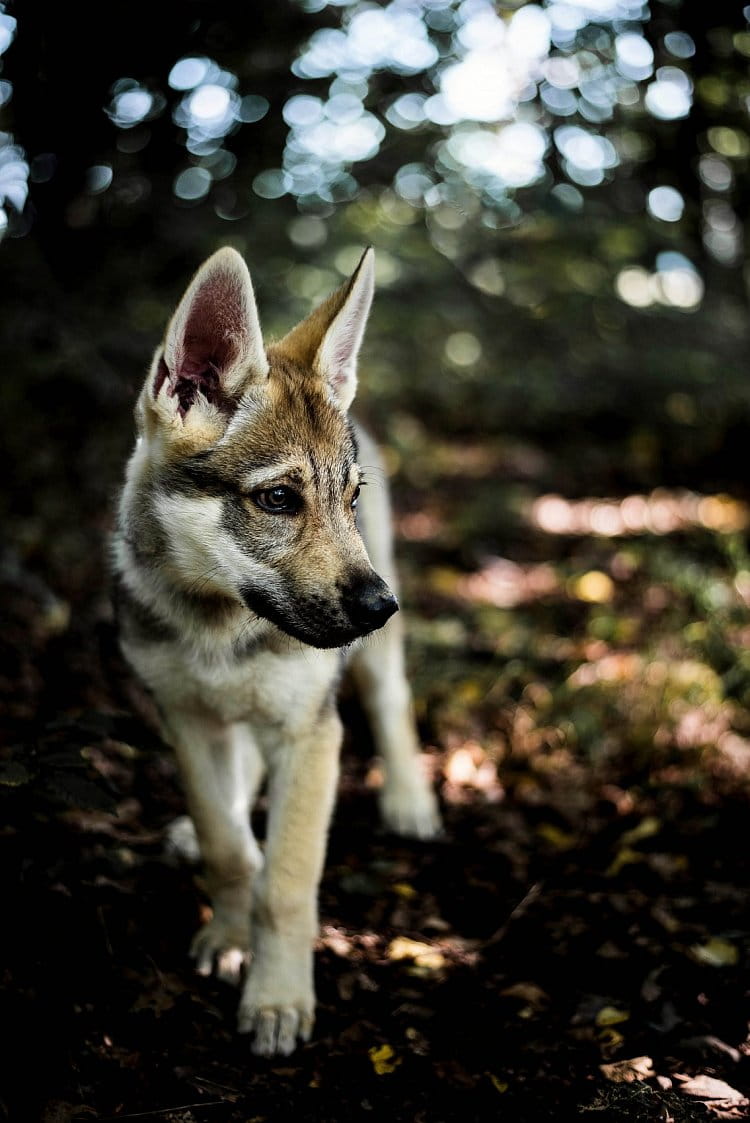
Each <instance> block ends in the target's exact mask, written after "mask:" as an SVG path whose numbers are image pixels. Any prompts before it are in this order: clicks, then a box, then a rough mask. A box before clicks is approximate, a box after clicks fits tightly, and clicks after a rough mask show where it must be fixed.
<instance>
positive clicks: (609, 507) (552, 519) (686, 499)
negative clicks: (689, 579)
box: [527, 488, 750, 538]
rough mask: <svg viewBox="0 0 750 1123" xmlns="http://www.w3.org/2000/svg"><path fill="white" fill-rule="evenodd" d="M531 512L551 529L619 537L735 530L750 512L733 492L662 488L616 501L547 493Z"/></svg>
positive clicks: (542, 526)
mask: <svg viewBox="0 0 750 1123" xmlns="http://www.w3.org/2000/svg"><path fill="white" fill-rule="evenodd" d="M527 517H528V518H529V520H530V522H531V523H532V524H533V525H534V526H536V527H538V528H539V529H540V530H543V531H545V532H546V533H547V534H568V535H588V534H591V535H595V536H599V537H603V538H617V537H625V536H627V535H639V534H671V533H673V532H675V531H682V530H689V529H694V528H696V527H702V528H704V529H707V530H712V531H717V532H719V533H721V534H732V533H735V532H737V531H741V530H744V529H746V527H747V526H748V522H749V521H750V512H749V511H748V508H747V506H746V504H744V503H742V502H740V501H739V500H737V499H733V498H732V497H731V496H728V495H698V494H697V493H695V492H685V491H668V490H667V489H664V488H657V489H655V490H654V491H652V492H650V493H648V494H646V495H628V496H626V497H625V498H624V499H617V500H614V499H593V498H592V499H565V498H563V497H562V496H561V495H542V496H540V497H539V498H538V499H536V500H534V502H533V503H532V504H531V507H530V509H529V511H528V512H527Z"/></svg>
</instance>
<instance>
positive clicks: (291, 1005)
mask: <svg viewBox="0 0 750 1123" xmlns="http://www.w3.org/2000/svg"><path fill="white" fill-rule="evenodd" d="M373 280H374V258H373V252H372V250H369V249H368V250H367V251H366V252H365V254H364V255H363V257H362V260H361V261H360V263H359V266H358V267H357V269H356V271H355V273H354V275H353V276H352V277H351V279H350V280H349V281H348V282H347V283H346V284H345V285H343V286H342V287H341V288H340V289H339V290H338V291H336V292H335V293H334V294H333V295H332V296H330V297H329V298H328V299H327V300H326V301H325V302H324V303H323V304H322V305H321V306H320V307H318V308H317V309H316V310H315V311H314V312H313V313H312V314H311V315H310V316H309V317H308V318H307V319H306V320H304V321H303V322H302V323H300V324H298V325H297V327H295V328H294V329H293V330H292V331H291V332H289V334H288V335H286V336H285V337H284V338H283V339H282V340H281V341H280V342H275V343H269V344H268V345H267V346H266V345H264V343H263V339H262V336H261V330H260V324H259V321H258V313H257V310H256V304H255V297H254V294H253V288H252V284H251V280H250V275H249V273H248V270H247V267H246V265H245V263H244V261H243V260H242V258H241V257H240V256H239V254H238V253H236V252H235V251H234V250H232V249H229V248H225V249H222V250H219V251H218V253H215V254H214V255H213V257H211V258H209V260H208V261H206V262H205V264H204V265H203V266H202V267H201V269H200V270H199V271H198V273H197V274H196V276H195V277H194V278H193V280H192V282H191V284H190V286H189V287H188V289H187V291H186V293H185V295H184V297H183V298H182V301H181V302H180V304H179V306H178V308H177V310H176V312H175V314H174V316H173V317H172V320H171V322H170V323H169V326H168V327H167V331H166V335H165V337H164V341H163V343H162V344H161V346H159V347H158V349H157V351H156V354H155V355H154V359H153V362H152V365H151V369H150V372H149V375H148V378H147V379H146V383H145V385H144V387H143V390H142V392H141V395H140V397H139V399H138V404H137V408H136V419H137V429H138V437H137V441H136V445H135V450H134V452H133V454H132V456H131V458H130V461H129V463H128V466H127V473H126V480H125V485H124V488H123V491H122V497H121V501H120V507H119V521H118V530H117V533H116V535H115V539H114V567H115V574H116V593H117V602H118V612H119V619H120V628H121V644H122V649H123V651H124V653H125V656H126V658H127V659H128V661H129V662H130V664H131V665H132V666H133V668H134V669H135V670H136V672H137V673H138V675H139V676H140V677H141V679H142V680H143V681H144V683H145V684H146V685H147V686H148V687H149V689H150V690H151V691H152V693H153V695H154V696H155V698H156V701H157V704H158V707H159V710H160V713H161V716H162V721H163V730H164V736H165V738H166V740H167V741H168V742H169V743H170V744H171V745H173V746H174V750H175V753H176V755H177V760H178V764H179V768H180V772H181V775H182V780H183V783H184V787H185V792H186V796H187V803H188V809H189V812H190V818H191V820H192V824H193V825H194V832H195V833H194V838H197V844H198V846H199V849H200V855H201V857H202V860H203V863H204V865H205V871H206V876H207V882H208V888H209V892H210V895H211V901H212V908H213V913H212V916H211V919H210V920H208V922H207V923H206V924H205V925H204V926H203V927H202V928H201V929H200V931H199V932H198V933H197V935H196V937H195V939H194V941H193V945H192V954H193V955H194V957H195V958H196V960H197V963H198V968H199V970H200V971H202V972H204V973H207V972H209V971H211V970H212V969H213V968H214V967H216V969H217V970H218V971H219V972H220V973H223V974H224V975H225V976H229V975H232V974H236V975H237V977H239V967H240V964H241V963H243V962H245V961H246V960H247V959H249V961H250V966H249V970H248V972H247V974H246V977H245V981H244V987H243V991H242V998H241V1001H240V1007H239V1029H240V1032H243V1033H251V1034H253V1051H254V1052H256V1053H258V1054H261V1055H265V1056H271V1055H273V1054H278V1053H280V1054H289V1053H291V1052H292V1050H293V1049H294V1048H295V1045H296V1042H297V1039H298V1038H301V1039H303V1040H307V1039H308V1038H309V1037H310V1033H311V1030H312V1025H313V1017H314V1005H315V994H314V988H313V954H312V952H313V940H314V938H315V935H316V930H317V888H318V882H319V880H320V875H321V871H322V866H323V860H324V855H325V845H326V835H327V828H328V823H329V819H330V816H331V811H332V807H333V802H334V794H335V787H336V779H337V772H338V756H339V748H340V744H341V724H340V721H339V716H338V713H337V709H336V691H337V687H338V684H339V680H340V678H341V675H342V670H343V668H344V665H345V664H346V663H347V662H348V663H349V664H350V668H351V671H352V674H353V678H354V681H355V683H356V684H357V686H358V688H359V690H360V691H361V694H362V698H363V702H364V706H365V709H366V711H367V713H368V716H369V719H370V722H371V725H372V730H373V735H374V739H375V744H376V747H377V750H378V752H379V754H380V755H381V756H382V757H383V759H384V762H385V766H386V770H387V778H386V781H385V784H384V787H383V789H382V795H381V810H382V814H383V817H384V820H385V823H386V824H387V825H388V826H389V827H390V828H392V829H393V830H396V831H399V832H401V833H404V834H411V835H416V836H418V837H420V838H427V837H429V836H431V835H433V834H434V833H435V831H436V830H437V829H438V815H437V810H436V803H435V799H434V796H433V794H432V791H431V790H430V787H429V785H428V784H427V782H426V780H425V779H424V778H423V774H422V772H421V770H420V767H419V761H418V745H417V737H416V731H415V727H414V722H413V718H412V714H411V698H410V693H409V688H408V686H407V683H406V679H405V677H404V666H403V652H402V637H401V630H400V626H399V617H397V616H396V617H394V613H395V612H396V610H397V608H398V604H397V601H396V597H395V595H394V593H393V587H394V576H393V565H392V552H391V536H390V529H389V510H388V500H387V496H386V494H385V489H384V488H383V487H377V486H371V487H368V488H363V489H362V491H361V494H360V487H361V485H362V483H363V467H362V466H363V465H364V466H367V467H368V468H372V466H373V465H377V464H378V457H377V451H376V449H375V447H374V445H373V442H372V441H371V439H370V438H369V437H368V436H367V435H366V434H365V433H364V432H363V431H362V430H361V429H360V428H359V427H358V426H356V425H355V424H354V423H353V422H352V421H351V420H350V419H349V417H348V412H347V411H348V409H349V406H350V404H351V402H352V399H353V397H354V392H355V388H356V362H357V354H358V352H359V348H360V344H361V342H362V336H363V333H364V329H365V322H366V319H367V315H368V312H369V309H370V303H371V300H372V294H373ZM363 539H364V541H363ZM365 542H366V543H367V546H365ZM391 617H393V619H391ZM380 628H382V629H383V632H382V633H381V635H380V636H377V637H374V638H373V640H371V641H369V642H368V643H367V644H361V643H359V642H358V641H360V640H361V638H362V637H363V636H367V635H368V634H369V633H371V632H374V631H376V630H377V629H380ZM266 775H267V777H268V794H269V817H268V831H267V839H266V842H265V846H264V850H263V851H261V848H260V846H259V845H258V843H257V842H256V840H255V838H254V837H253V834H252V831H251V827H250V810H251V808H252V804H253V800H254V798H255V796H256V794H257V792H258V789H259V787H260V785H261V783H262V782H263V780H264V778H265V777H266Z"/></svg>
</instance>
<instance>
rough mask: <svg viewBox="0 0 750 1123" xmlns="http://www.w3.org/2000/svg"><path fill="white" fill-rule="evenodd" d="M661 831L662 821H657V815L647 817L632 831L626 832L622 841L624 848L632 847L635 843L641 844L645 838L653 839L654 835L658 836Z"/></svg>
mask: <svg viewBox="0 0 750 1123" xmlns="http://www.w3.org/2000/svg"><path fill="white" fill-rule="evenodd" d="M660 830H661V820H660V819H657V818H656V816H655V815H647V816H646V817H645V819H641V821H640V823H638V824H637V825H636V826H635V827H633V828H632V829H631V830H629V831H625V833H624V835H623V836H622V838H621V839H620V841H621V843H622V845H623V846H632V845H633V843H634V842H640V841H641V839H643V838H651V836H652V835H655V834H658V833H659V831H660Z"/></svg>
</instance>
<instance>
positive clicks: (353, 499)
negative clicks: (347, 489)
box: [352, 487, 362, 511]
mask: <svg viewBox="0 0 750 1123" xmlns="http://www.w3.org/2000/svg"><path fill="white" fill-rule="evenodd" d="M361 490H362V488H361V487H358V488H357V490H356V491H355V492H354V495H353V496H352V510H353V511H355V510H356V509H357V500H358V499H359V493H360V491H361Z"/></svg>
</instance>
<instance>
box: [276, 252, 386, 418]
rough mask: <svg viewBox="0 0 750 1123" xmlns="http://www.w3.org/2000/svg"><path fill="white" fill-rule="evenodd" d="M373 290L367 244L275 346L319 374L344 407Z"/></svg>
mask: <svg viewBox="0 0 750 1123" xmlns="http://www.w3.org/2000/svg"><path fill="white" fill-rule="evenodd" d="M374 290H375V253H374V251H373V249H372V247H371V246H370V247H368V248H367V249H366V250H365V252H364V253H363V255H362V258H361V260H360V262H359V265H358V266H357V268H356V269H355V270H354V273H353V274H352V276H351V277H350V279H349V280H348V281H347V283H346V284H344V285H342V286H341V288H339V289H337V290H336V292H334V293H333V294H332V295H331V296H329V297H328V299H327V300H325V301H324V302H323V303H322V304H321V305H320V306H319V307H318V308H316V309H315V311H314V312H311V313H310V315H309V316H308V317H307V319H306V320H303V321H302V323H301V324H297V326H296V328H293V329H292V331H290V332H289V334H288V335H285V336H284V338H283V339H282V340H281V341H280V342H279V343H277V344H275V347H274V349H275V350H276V351H277V352H278V353H279V354H281V355H284V356H286V357H287V358H290V359H293V360H294V361H295V362H296V363H298V364H299V365H300V366H302V367H305V368H307V369H308V370H312V372H313V374H315V375H317V376H318V377H319V378H322V379H323V381H324V382H325V383H326V385H327V387H328V391H329V393H330V395H331V397H332V398H333V399H334V401H335V402H336V404H337V405H338V406H340V407H341V409H343V410H347V409H348V408H349V406H350V405H351V404H352V400H353V398H354V394H355V392H356V389H357V355H358V354H359V349H360V346H361V344H362V337H363V336H364V334H365V325H366V324H367V316H368V314H369V311H370V305H371V304H372V296H373V292H374Z"/></svg>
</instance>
